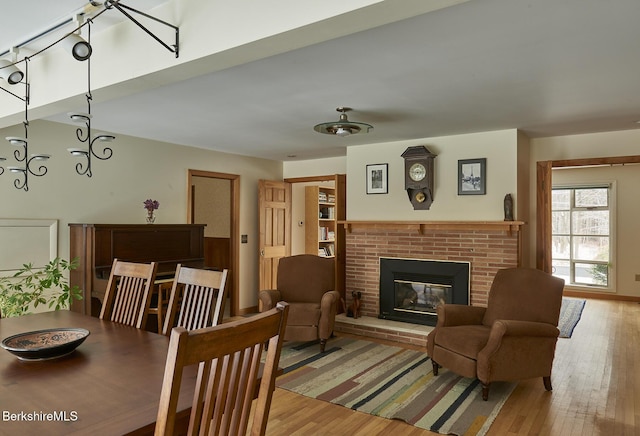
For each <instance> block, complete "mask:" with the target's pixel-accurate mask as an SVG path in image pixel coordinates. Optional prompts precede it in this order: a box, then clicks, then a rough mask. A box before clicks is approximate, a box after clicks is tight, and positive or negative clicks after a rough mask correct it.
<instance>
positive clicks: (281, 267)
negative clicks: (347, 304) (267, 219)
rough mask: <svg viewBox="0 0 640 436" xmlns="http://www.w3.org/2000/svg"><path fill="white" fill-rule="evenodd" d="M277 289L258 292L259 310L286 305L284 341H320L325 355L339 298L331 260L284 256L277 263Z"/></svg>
mask: <svg viewBox="0 0 640 436" xmlns="http://www.w3.org/2000/svg"><path fill="white" fill-rule="evenodd" d="M277 287H278V289H269V290H263V291H260V295H259V297H260V302H261V303H262V308H261V311H263V312H264V311H266V310H270V309H272V308H274V307H276V304H277V303H278V301H285V302H287V303H289V317H288V320H287V329H286V331H285V335H284V339H285V341H313V340H316V339H320V351H321V352H324V348H325V345H326V343H327V339H329V337H330V336H331V334H332V333H333V325H334V322H335V318H336V310H337V303H338V300H339V299H340V294H339V293H338V292H337V291H335V290H334V288H335V268H334V260H333V259H332V258H325V257H320V256H315V255H312V254H300V255H296V256H290V257H284V258H282V259H280V262H279V264H278V276H277Z"/></svg>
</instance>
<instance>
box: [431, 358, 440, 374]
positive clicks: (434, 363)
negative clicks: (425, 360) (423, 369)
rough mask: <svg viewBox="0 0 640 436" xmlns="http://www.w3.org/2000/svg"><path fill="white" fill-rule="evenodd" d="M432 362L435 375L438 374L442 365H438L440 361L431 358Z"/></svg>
mask: <svg viewBox="0 0 640 436" xmlns="http://www.w3.org/2000/svg"><path fill="white" fill-rule="evenodd" d="M431 363H432V364H433V375H438V369H439V368H440V365H438V363H437V362H436V361H435V360H433V359H431Z"/></svg>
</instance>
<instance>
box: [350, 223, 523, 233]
mask: <svg viewBox="0 0 640 436" xmlns="http://www.w3.org/2000/svg"><path fill="white" fill-rule="evenodd" d="M338 224H342V225H344V226H345V229H346V230H347V232H349V233H350V232H351V231H352V230H353V229H356V228H358V229H381V230H383V229H389V230H402V229H405V230H413V229H415V230H416V231H417V232H418V233H419V234H421V235H422V234H424V232H425V231H426V230H504V231H507V232H509V234H511V233H512V232H514V231H516V232H517V231H519V230H520V227H521V226H523V225H525V222H524V221H349V220H346V221H338Z"/></svg>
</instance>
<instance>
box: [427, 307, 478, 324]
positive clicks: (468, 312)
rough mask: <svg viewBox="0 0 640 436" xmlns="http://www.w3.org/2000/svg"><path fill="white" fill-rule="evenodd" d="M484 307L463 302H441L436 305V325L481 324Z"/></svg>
mask: <svg viewBox="0 0 640 436" xmlns="http://www.w3.org/2000/svg"><path fill="white" fill-rule="evenodd" d="M486 310H487V308H486V307H479V306H465V305H463V304H441V305H440V306H438V307H436V313H437V315H438V323H437V325H436V327H450V326H456V325H474V324H482V318H484V313H485V312H486Z"/></svg>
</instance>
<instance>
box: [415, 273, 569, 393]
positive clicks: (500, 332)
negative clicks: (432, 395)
mask: <svg viewBox="0 0 640 436" xmlns="http://www.w3.org/2000/svg"><path fill="white" fill-rule="evenodd" d="M563 288H564V280H562V279H560V278H557V277H554V276H552V275H550V274H547V273H545V272H543V271H540V270H536V269H531V268H509V269H503V270H500V271H498V273H497V274H496V276H495V278H494V280H493V284H492V285H491V290H490V291H489V301H488V304H487V307H486V308H485V307H477V306H462V305H455V304H445V305H441V306H438V308H437V314H438V322H437V325H436V328H435V329H434V330H433V331H432V332H431V333H429V336H428V338H427V352H428V354H429V356H430V357H431V360H432V362H433V373H434V374H435V375H438V368H440V367H444V368H448V369H449V370H451V371H453V372H454V373H456V374H459V375H461V376H463V377H469V378H476V377H477V378H478V379H479V380H480V382H481V383H482V386H483V389H482V397H483V399H484V400H487V398H488V396H489V385H490V384H491V382H493V381H515V380H520V379H526V378H533V377H542V378H543V382H544V387H545V388H546V389H547V390H548V391H550V390H551V367H552V365H553V357H554V354H555V348H556V341H557V340H558V335H559V333H560V332H559V330H558V328H557V326H558V318H559V317H560V306H561V305H562V290H563Z"/></svg>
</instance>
